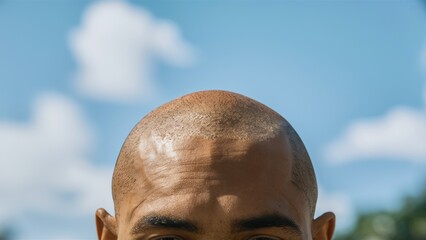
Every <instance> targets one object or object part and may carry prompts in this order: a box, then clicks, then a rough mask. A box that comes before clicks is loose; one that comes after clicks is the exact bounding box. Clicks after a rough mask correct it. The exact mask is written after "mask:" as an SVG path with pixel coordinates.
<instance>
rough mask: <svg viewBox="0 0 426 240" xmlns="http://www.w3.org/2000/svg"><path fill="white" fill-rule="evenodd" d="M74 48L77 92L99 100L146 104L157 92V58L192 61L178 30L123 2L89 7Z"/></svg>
mask: <svg viewBox="0 0 426 240" xmlns="http://www.w3.org/2000/svg"><path fill="white" fill-rule="evenodd" d="M70 44H71V49H72V50H73V53H74V55H75V57H76V59H77V63H78V65H79V69H78V72H77V76H76V85H77V87H78V89H79V90H81V91H82V92H84V93H85V94H87V95H89V96H92V97H95V98H99V99H107V100H118V101H129V100H135V99H138V98H142V99H143V98H144V99H148V98H149V97H151V96H152V95H153V92H154V91H155V89H154V84H153V81H152V70H153V65H154V63H155V59H161V60H164V61H165V62H167V63H169V64H172V65H176V66H183V65H188V64H189V63H191V62H192V60H193V51H192V49H191V46H190V45H189V44H188V43H186V42H185V41H184V40H183V38H182V36H181V34H180V32H179V29H178V28H177V26H176V25H174V24H173V23H172V22H170V21H165V20H158V19H155V18H153V17H152V16H151V15H150V14H149V13H148V12H147V11H145V10H144V9H142V8H138V7H134V6H131V5H129V4H127V3H126V2H124V1H99V2H97V3H95V4H93V5H91V6H90V7H89V8H88V9H87V11H86V12H85V14H84V16H83V20H82V24H81V26H79V28H77V29H75V30H74V31H73V32H72V34H71V35H70Z"/></svg>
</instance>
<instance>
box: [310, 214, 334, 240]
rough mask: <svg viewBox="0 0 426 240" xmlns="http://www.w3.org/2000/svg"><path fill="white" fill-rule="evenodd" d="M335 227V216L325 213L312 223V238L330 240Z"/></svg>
mask: <svg viewBox="0 0 426 240" xmlns="http://www.w3.org/2000/svg"><path fill="white" fill-rule="evenodd" d="M335 225H336V216H335V215H334V213H332V212H326V213H324V214H323V215H321V216H320V217H318V218H317V219H315V220H314V221H313V223H312V237H313V239H314V240H331V237H332V236H333V233H334V227H335Z"/></svg>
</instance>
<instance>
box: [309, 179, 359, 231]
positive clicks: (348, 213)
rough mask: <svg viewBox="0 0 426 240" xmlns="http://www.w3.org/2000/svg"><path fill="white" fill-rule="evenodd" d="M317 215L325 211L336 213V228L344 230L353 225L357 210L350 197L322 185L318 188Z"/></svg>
mask: <svg viewBox="0 0 426 240" xmlns="http://www.w3.org/2000/svg"><path fill="white" fill-rule="evenodd" d="M315 212H316V214H315V216H316V217H319V216H320V215H321V214H323V213H325V212H333V213H334V214H336V230H337V231H344V230H347V229H348V228H349V227H351V226H352V224H353V222H354V221H355V214H354V213H355V211H354V209H353V206H352V202H351V200H350V198H349V197H348V196H346V195H344V194H341V193H328V192H325V191H324V190H323V189H322V188H321V187H319V188H318V201H317V207H316V211H315Z"/></svg>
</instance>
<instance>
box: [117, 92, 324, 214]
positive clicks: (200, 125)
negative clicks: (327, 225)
mask: <svg viewBox="0 0 426 240" xmlns="http://www.w3.org/2000/svg"><path fill="white" fill-rule="evenodd" d="M280 135H285V136H286V138H287V139H288V143H289V146H290V148H291V152H292V159H291V161H292V164H291V166H292V169H291V181H292V183H293V184H294V185H295V186H296V187H297V188H298V189H299V190H300V191H301V192H302V193H303V194H304V196H305V198H306V201H307V202H308V205H309V207H310V213H311V215H312V216H313V213H314V211H315V203H316V199H317V186H316V179H315V174H314V171H313V168H312V163H311V161H310V158H309V155H308V153H307V151H306V149H305V147H304V145H303V142H302V141H301V139H300V137H299V136H298V135H297V133H296V132H295V130H294V129H293V128H292V126H291V125H290V124H289V123H288V122H287V121H286V120H285V119H284V118H283V117H281V116H280V115H279V114H278V113H276V112H275V111H273V110H272V109H270V108H268V107H267V106H265V105H263V104H261V103H259V102H257V101H255V100H252V99H250V98H247V97H245V96H242V95H239V94H235V93H231V92H225V91H204V92H197V93H193V94H189V95H186V96H183V97H181V98H178V99H176V100H174V101H171V102H169V103H167V104H165V105H163V106H161V107H159V108H158V109H156V110H154V111H152V112H151V113H149V114H148V115H147V116H146V117H145V118H143V119H142V120H141V121H140V122H139V123H138V124H137V125H136V126H135V127H134V128H133V130H132V131H131V133H130V134H129V136H128V137H127V139H126V141H125V143H124V145H123V147H122V149H121V151H120V155H119V157H118V160H117V163H116V167H115V170H114V175H113V186H112V188H113V198H114V205H115V211H116V215H119V214H120V209H119V206H120V204H121V202H122V201H124V198H125V196H126V195H127V194H129V193H130V192H132V191H133V190H134V188H135V185H136V184H138V185H143V189H145V190H147V189H153V188H154V186H153V185H152V182H151V180H150V179H149V177H147V173H149V171H151V169H150V166H154V165H155V166H157V167H158V166H162V167H167V165H168V164H171V161H173V160H176V161H180V159H179V158H178V157H177V156H176V155H175V152H176V151H177V150H176V149H174V143H176V142H183V143H185V142H186V141H188V139H194V138H195V139H197V138H199V139H206V140H211V141H213V142H215V141H219V142H223V141H225V142H226V141H234V140H235V141H240V142H244V141H245V142H249V143H252V144H254V145H255V144H257V143H262V142H267V141H269V140H271V139H275V138H277V137H278V136H280ZM181 145H182V144H181ZM181 145H179V146H181ZM192 147H195V148H196V147H197V146H196V145H194V146H192ZM144 149H149V151H144ZM160 155H161V156H164V157H163V158H161V159H159V158H158V157H157V156H160ZM194 157H196V156H194ZM213 159H216V158H213ZM161 161H162V162H161ZM287 161H288V160H287ZM150 162H152V163H155V164H154V165H150ZM176 164H179V163H176Z"/></svg>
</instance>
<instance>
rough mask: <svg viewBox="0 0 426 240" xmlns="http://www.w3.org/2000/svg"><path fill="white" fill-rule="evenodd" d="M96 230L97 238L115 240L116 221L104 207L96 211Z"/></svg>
mask: <svg viewBox="0 0 426 240" xmlns="http://www.w3.org/2000/svg"><path fill="white" fill-rule="evenodd" d="M96 230H97V232H98V239H99V240H117V223H116V221H115V218H114V217H113V216H111V215H110V214H109V213H108V212H107V211H106V210H105V209H103V208H99V209H98V210H97V211H96Z"/></svg>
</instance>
